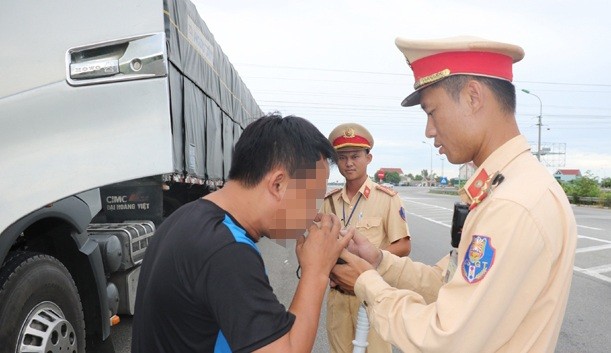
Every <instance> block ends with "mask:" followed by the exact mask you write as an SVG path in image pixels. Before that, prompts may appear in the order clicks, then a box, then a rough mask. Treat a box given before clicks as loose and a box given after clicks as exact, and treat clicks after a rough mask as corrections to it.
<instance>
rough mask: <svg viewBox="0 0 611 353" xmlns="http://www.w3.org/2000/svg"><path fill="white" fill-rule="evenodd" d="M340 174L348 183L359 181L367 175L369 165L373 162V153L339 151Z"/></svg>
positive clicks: (361, 150)
mask: <svg viewBox="0 0 611 353" xmlns="http://www.w3.org/2000/svg"><path fill="white" fill-rule="evenodd" d="M337 154H338V162H337V167H338V169H339V172H340V173H341V174H342V175H343V176H344V178H346V181H352V180H359V179H361V178H363V177H364V176H366V175H367V165H369V163H370V162H371V158H372V156H371V153H367V152H365V150H364V149H358V150H344V151H342V150H341V149H339V150H338V151H337Z"/></svg>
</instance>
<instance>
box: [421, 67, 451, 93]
mask: <svg viewBox="0 0 611 353" xmlns="http://www.w3.org/2000/svg"><path fill="white" fill-rule="evenodd" d="M448 76H450V69H444V70H441V71H439V72H436V73H434V74H432V75H428V76H424V77H421V78H420V79H418V81H416V84H415V85H414V89H418V87H422V86H424V85H426V84H429V83H433V82H437V81H439V80H441V79H442V78H444V77H448Z"/></svg>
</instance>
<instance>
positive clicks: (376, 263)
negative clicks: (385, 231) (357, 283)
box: [373, 249, 384, 270]
mask: <svg viewBox="0 0 611 353" xmlns="http://www.w3.org/2000/svg"><path fill="white" fill-rule="evenodd" d="M383 259H384V253H383V252H382V250H380V249H378V258H377V259H376V261H375V263H374V264H373V268H374V269H376V270H377V269H378V266H380V264H381V263H382V260H383Z"/></svg>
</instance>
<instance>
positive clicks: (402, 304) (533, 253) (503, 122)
mask: <svg viewBox="0 0 611 353" xmlns="http://www.w3.org/2000/svg"><path fill="white" fill-rule="evenodd" d="M396 44H397V46H398V47H399V49H400V50H401V52H402V53H403V54H404V56H405V58H406V59H407V62H408V64H409V65H410V67H411V69H412V70H413V72H414V76H415V79H416V83H415V89H416V91H415V92H414V93H412V94H410V95H409V96H408V97H407V98H406V99H405V100H404V101H403V103H402V105H403V106H413V105H416V104H420V106H421V107H422V109H423V110H424V112H425V113H426V114H427V124H426V131H425V134H426V136H427V137H429V138H433V139H434V143H435V146H436V147H438V148H439V152H440V153H443V154H445V155H446V156H447V158H448V160H449V161H450V162H451V163H454V164H460V163H466V162H469V161H473V163H475V165H476V166H478V169H477V170H476V171H475V174H474V176H473V177H472V178H471V179H470V180H468V182H467V183H466V185H465V187H464V188H463V189H462V190H461V192H460V196H461V198H462V199H463V200H464V201H465V202H466V203H468V204H469V205H470V206H469V209H470V212H469V214H468V216H467V218H466V220H465V223H464V227H463V228H462V238H461V240H460V245H459V247H458V254H457V257H456V258H454V259H452V258H451V257H450V256H448V257H446V258H444V259H442V260H441V261H440V262H438V263H437V264H436V265H435V266H426V265H424V264H421V263H415V262H412V261H411V260H410V259H409V258H405V257H403V258H399V257H397V256H394V255H392V254H390V253H389V252H386V251H379V250H377V249H375V248H374V247H373V246H372V245H371V244H369V243H368V242H367V241H365V240H364V239H363V238H362V237H357V238H356V239H355V243H356V246H355V247H353V248H351V249H350V250H351V251H352V252H355V253H358V255H359V256H360V257H361V258H359V257H357V256H355V255H353V254H351V253H348V252H347V251H344V252H343V253H342V258H343V259H344V260H345V261H347V262H348V264H346V265H336V266H335V267H334V269H333V273H332V279H333V280H334V281H335V282H336V283H338V284H340V285H341V286H343V287H344V288H347V289H353V290H354V291H355V292H356V295H357V297H358V298H359V300H360V301H362V302H363V303H364V304H365V305H366V306H367V313H368V316H369V320H370V323H371V325H372V327H374V328H375V330H376V331H378V333H379V334H380V335H381V336H382V338H384V339H385V340H388V341H390V342H391V343H393V344H395V345H396V346H397V347H399V348H401V349H402V350H403V351H405V352H421V351H422V352H553V351H554V348H555V346H556V343H557V340H558V335H559V332H560V327H561V325H562V319H563V316H564V311H565V308H566V304H567V299H568V295H569V289H570V285H571V279H572V275H573V261H574V253H575V245H576V239H577V230H576V225H575V217H574V215H573V212H572V210H571V207H570V205H569V203H568V201H567V197H566V195H565V193H564V192H563V190H562V188H561V187H560V186H559V184H558V182H557V181H556V180H555V179H554V178H553V177H552V176H551V174H550V173H549V172H548V171H547V170H546V169H545V168H544V167H543V166H542V165H541V163H539V162H538V161H537V159H536V158H535V157H534V156H533V155H532V153H531V151H530V147H529V144H528V142H527V140H526V138H525V137H524V136H522V135H520V132H519V130H518V127H517V124H516V120H515V88H514V86H513V84H511V80H512V64H513V63H515V62H517V61H519V60H521V59H522V57H523V56H524V52H523V50H522V48H520V47H518V46H515V45H511V44H505V43H499V42H493V41H489V40H485V39H481V38H474V37H457V38H449V39H442V40H428V41H419V40H409V39H404V38H398V39H397V40H396ZM363 259H365V260H367V261H364V260H363ZM376 270H377V271H376Z"/></svg>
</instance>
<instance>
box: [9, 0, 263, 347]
mask: <svg viewBox="0 0 611 353" xmlns="http://www.w3.org/2000/svg"><path fill="white" fill-rule="evenodd" d="M3 5H4V6H3V9H2V11H1V12H0V33H2V36H0V44H1V45H0V48H2V52H1V53H0V68H1V69H0V74H1V75H0V171H1V172H2V177H0V264H1V267H0V353H5V352H11V353H14V352H55V353H58V352H62V353H64V352H85V351H87V352H113V351H114V349H113V347H112V341H111V339H110V337H109V335H110V332H111V330H110V326H111V321H113V319H116V317H117V316H116V315H117V314H120V315H121V314H127V315H133V307H134V298H135V291H136V284H137V280H138V274H139V269H140V267H139V265H140V262H141V261H142V258H143V256H144V252H145V250H146V247H147V244H148V241H149V240H150V239H151V237H152V236H154V230H155V227H156V226H158V225H159V224H160V223H161V222H162V221H163V219H164V217H165V216H167V215H168V214H169V213H171V212H172V211H173V210H175V209H176V208H177V207H180V205H182V204H184V203H186V202H188V201H191V200H193V199H195V198H197V197H200V196H202V195H204V194H205V193H207V192H209V191H210V190H211V189H212V188H215V187H218V186H219V184H222V182H223V181H224V180H225V178H226V177H227V174H228V171H229V166H230V162H231V154H232V148H233V146H234V144H235V142H236V140H237V139H238V137H239V136H240V134H241V132H242V130H243V129H244V128H245V127H246V125H248V123H250V122H251V121H252V120H254V119H256V118H258V117H260V116H261V115H262V112H261V110H260V108H259V106H258V105H257V103H256V102H255V101H254V99H253V97H252V95H251V94H250V92H249V90H248V89H247V88H246V86H245V85H244V83H243V82H242V80H241V79H240V77H239V75H238V74H237V72H236V71H235V70H234V68H233V66H232V65H231V64H230V62H229V61H228V59H227V57H226V55H225V54H224V53H223V52H222V50H221V48H220V47H219V45H218V44H217V43H216V41H215V40H214V37H213V36H212V34H211V33H210V31H209V30H208V28H207V26H206V24H205V23H204V22H203V20H202V19H201V18H200V17H199V15H198V13H197V10H196V8H195V6H194V5H193V4H192V3H190V2H189V1H188V0H131V1H117V0H106V1H100V0H92V1H68V0H56V1H35V0H20V1H12V0H9V1H7V2H5V3H4V4H3Z"/></svg>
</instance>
